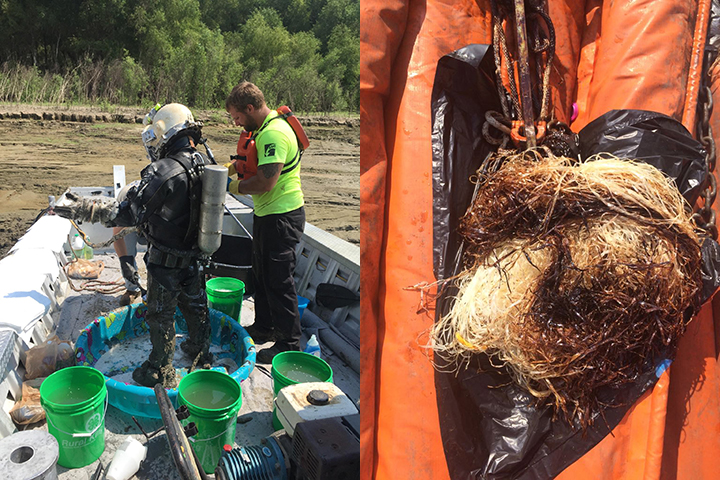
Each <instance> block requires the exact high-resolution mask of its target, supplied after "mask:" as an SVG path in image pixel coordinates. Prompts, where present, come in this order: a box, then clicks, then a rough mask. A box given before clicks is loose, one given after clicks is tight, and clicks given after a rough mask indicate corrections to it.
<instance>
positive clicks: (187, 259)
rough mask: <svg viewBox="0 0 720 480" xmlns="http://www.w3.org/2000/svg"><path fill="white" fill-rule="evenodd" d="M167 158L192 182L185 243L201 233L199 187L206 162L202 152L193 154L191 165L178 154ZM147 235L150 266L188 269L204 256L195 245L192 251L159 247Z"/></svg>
mask: <svg viewBox="0 0 720 480" xmlns="http://www.w3.org/2000/svg"><path fill="white" fill-rule="evenodd" d="M165 158H168V159H170V160H174V161H175V162H176V163H177V164H178V165H180V166H181V167H182V168H183V170H184V171H185V174H186V175H187V177H188V179H189V180H190V182H189V189H188V190H189V192H190V220H189V222H188V228H187V230H186V231H185V236H184V239H183V242H187V241H188V240H189V239H190V237H191V236H192V234H193V233H194V232H196V231H199V224H200V223H199V222H200V191H201V188H202V187H200V188H198V187H197V185H198V184H200V185H202V174H203V172H204V171H205V160H204V159H203V157H202V155H201V154H200V152H193V153H192V155H191V158H190V162H189V163H188V162H187V161H186V158H184V157H182V156H180V155H177V154H174V155H168V156H166V157H165ZM158 218H159V219H161V220H165V219H164V218H162V217H156V219H155V221H156V222H157V219H158ZM168 226H169V227H174V225H170V224H168ZM145 235H146V237H147V239H148V243H149V246H148V247H149V248H148V254H147V259H146V260H147V263H149V264H155V265H160V266H163V267H168V268H187V267H189V266H190V265H191V264H192V263H193V261H194V259H195V258H198V257H201V256H202V252H201V251H200V249H199V248H198V247H197V245H195V246H194V248H193V249H191V250H179V249H175V248H170V247H165V246H162V245H159V244H158V242H156V241H153V238H152V237H151V236H150V235H149V233H148V232H147V231H146V232H145Z"/></svg>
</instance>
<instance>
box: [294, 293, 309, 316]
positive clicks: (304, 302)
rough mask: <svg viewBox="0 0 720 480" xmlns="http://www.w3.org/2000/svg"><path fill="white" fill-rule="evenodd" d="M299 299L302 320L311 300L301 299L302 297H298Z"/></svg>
mask: <svg viewBox="0 0 720 480" xmlns="http://www.w3.org/2000/svg"><path fill="white" fill-rule="evenodd" d="M297 298H298V311H299V312H300V318H302V316H303V312H304V311H305V309H306V308H307V306H308V304H309V303H310V300H308V299H307V298H305V297H301V296H300V295H298V296H297Z"/></svg>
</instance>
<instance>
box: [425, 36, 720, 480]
mask: <svg viewBox="0 0 720 480" xmlns="http://www.w3.org/2000/svg"><path fill="white" fill-rule="evenodd" d="M494 70H495V66H494V60H493V55H492V47H491V46H488V45H469V46H467V47H465V48H463V49H460V50H458V51H456V52H453V53H452V54H449V55H446V56H444V57H443V58H442V59H440V61H439V63H438V68H437V72H436V76H435V84H434V86H433V92H432V148H433V215H434V217H433V253H434V264H433V266H434V269H435V274H436V277H437V279H438V280H443V279H447V278H450V277H452V276H453V275H454V274H455V273H457V271H458V270H459V268H460V266H459V265H460V260H459V259H460V257H461V254H462V245H461V237H460V236H459V234H458V233H457V226H458V223H459V220H460V217H462V215H463V214H464V213H465V211H466V209H467V207H468V206H469V205H470V202H471V199H472V194H473V191H474V188H475V186H474V184H473V183H471V182H470V181H469V179H470V178H471V177H472V175H473V174H474V172H475V171H476V169H477V168H478V167H479V165H480V163H481V162H482V160H483V159H484V158H485V157H486V156H487V155H488V153H490V152H492V151H493V147H492V146H491V145H489V144H488V143H487V142H486V141H485V140H484V138H483V135H482V133H481V129H482V125H483V123H484V121H485V112H486V111H488V110H495V111H499V110H500V109H499V100H498V92H497V88H496V86H495V83H494V78H495V76H494ZM645 113H649V115H648V116H647V118H645V117H646V116H645V115H644V114H645ZM611 114H612V115H616V114H615V113H613V112H611ZM608 115H610V114H608ZM612 115H611V116H610V117H608V118H620V119H622V120H623V121H622V122H619V123H618V125H617V127H618V128H619V129H620V130H622V128H626V127H628V128H631V129H635V130H634V131H635V132H638V133H633V134H632V135H631V134H630V133H629V132H628V135H627V138H623V139H622V142H623V143H622V144H623V145H624V147H623V148H625V149H627V152H631V151H634V152H635V153H633V155H632V156H635V157H637V156H641V157H643V158H644V159H647V160H646V161H649V163H652V162H656V163H653V165H656V164H657V165H660V166H662V165H664V164H667V165H670V166H672V167H673V168H670V169H669V171H670V172H671V173H672V172H675V173H676V174H677V175H678V176H679V177H680V179H678V178H676V181H677V182H678V185H679V188H681V191H684V192H687V193H688V194H691V195H697V193H698V191H699V188H701V187H702V185H700V187H696V186H695V185H694V182H695V181H696V180H697V181H700V180H701V179H702V176H700V175H699V173H698V172H699V171H701V170H702V171H704V164H703V165H702V167H703V168H702V169H700V170H698V164H697V162H698V161H702V160H701V159H700V154H701V153H702V152H701V151H699V150H697V148H696V147H697V145H699V144H697V142H695V144H693V143H692V142H694V141H690V140H692V138H691V137H690V138H684V137H683V134H682V132H680V131H679V130H678V129H677V128H676V127H677V125H670V124H669V123H668V122H666V118H667V117H665V118H661V117H662V116H661V115H659V114H656V113H652V112H644V113H643V114H642V115H640V117H641V120H642V121H640V122H639V123H638V122H635V121H634V120H632V118H631V117H633V115H632V114H631V113H630V112H627V111H626V112H618V113H617V115H618V117H613V116H612ZM598 120H599V121H607V118H605V116H604V117H603V118H602V119H598ZM625 120H627V121H625ZM636 120H637V119H636ZM670 120H672V119H670ZM673 122H674V120H673ZM675 123H676V124H677V122H675ZM620 124H622V125H620ZM598 125H599V123H598V122H597V121H596V122H593V123H591V124H590V125H588V127H586V129H587V128H589V127H591V126H592V127H596V126H598ZM620 127H622V128H620ZM680 127H682V125H680ZM618 131H619V130H618ZM588 132H594V133H593V135H589V136H586V139H588V140H587V142H586V147H587V148H586V150H585V153H586V155H587V154H590V153H596V151H595V150H594V148H592V147H591V144H593V142H595V143H596V144H597V145H603V147H601V148H605V145H606V144H607V143H608V142H611V137H612V135H613V134H607V135H606V134H605V132H604V130H603V129H602V128H598V129H597V130H588V131H587V132H585V133H588ZM666 132H669V133H668V134H667V135H664V133H666ZM616 133H617V132H616ZM685 135H686V136H689V133H685ZM631 136H632V138H636V139H640V145H635V147H633V145H632V142H631ZM665 137H667V138H665ZM589 139H595V140H593V141H590V140H589ZM616 140H619V139H617V138H616ZM653 144H655V145H657V146H658V147H657V148H656V149H655V151H653V148H652V146H653ZM613 145H614V143H613ZM668 145H670V146H672V148H670V147H668ZM615 147H618V145H615ZM633 148H634V150H633ZM693 149H694V153H692V154H690V155H688V157H682V158H678V157H677V156H678V155H685V154H686V153H688V152H689V151H693ZM658 152H660V153H658ZM668 154H670V155H669V156H668ZM615 155H617V156H623V155H625V154H624V153H622V152H621V151H620V150H619V149H618V148H615ZM663 155H665V156H664V157H663ZM663 158H666V159H667V158H669V159H670V160H663ZM685 184H688V185H685ZM719 260H720V247H719V246H718V244H717V243H716V242H714V241H705V243H704V244H703V264H704V265H705V272H704V273H703V280H704V281H705V288H704V291H703V297H704V298H709V296H710V295H711V294H712V293H713V292H714V291H715V289H716V288H717V286H718V278H720V275H718V272H719V271H720V268H719V267H718V266H719V265H720V262H719ZM441 285H442V283H441ZM455 293H456V289H455V287H454V286H452V285H451V284H449V285H445V286H443V287H441V289H440V291H439V296H438V299H437V304H436V319H438V318H440V316H442V315H444V314H446V313H447V312H448V311H449V308H450V305H451V299H452V298H453V296H454V295H455ZM670 353H671V352H667V354H668V355H661V356H660V358H658V359H655V360H653V361H650V362H648V365H647V368H646V369H645V373H644V374H643V375H641V376H640V377H639V378H638V379H637V380H636V381H635V383H633V384H627V385H624V386H623V387H621V388H618V389H608V390H607V391H606V392H602V393H601V396H602V397H603V398H605V399H607V400H608V401H612V402H614V403H615V404H616V405H622V406H620V407H617V408H610V409H606V410H605V411H604V412H603V417H600V416H597V418H595V419H594V420H595V421H594V425H593V426H591V427H589V428H588V429H587V430H586V431H585V432H584V433H583V432H582V430H581V429H580V428H579V427H578V426H571V425H570V424H569V423H567V421H565V420H562V419H553V418H552V411H551V409H550V408H549V407H544V408H536V407H535V406H534V399H533V398H532V397H531V396H530V395H529V394H528V393H527V392H525V391H524V390H523V389H521V388H520V387H518V386H516V385H515V384H514V383H513V382H512V381H511V379H510V377H509V375H508V374H507V372H505V371H504V370H501V369H497V368H495V367H493V366H491V365H490V364H489V361H488V358H487V357H486V356H484V355H477V356H476V358H474V360H473V361H472V362H471V364H470V365H468V366H467V368H464V369H462V370H461V371H460V372H458V373H457V374H455V373H442V372H440V371H437V370H436V373H435V387H436V391H437V403H438V413H439V418H440V430H441V434H442V440H443V447H444V450H445V456H446V460H447V465H448V470H449V472H450V476H451V478H452V479H453V480H460V479H462V480H464V479H486V480H494V479H505V478H512V479H523V480H531V479H536V480H540V479H547V478H552V477H554V476H556V475H558V474H559V473H560V472H562V470H564V469H565V468H566V467H567V466H568V465H570V464H572V463H573V462H575V461H576V460H577V459H578V458H580V457H581V456H583V455H584V454H585V453H586V452H587V451H589V450H590V449H591V448H592V447H593V446H594V445H596V444H597V443H598V442H599V441H600V440H602V439H603V438H604V437H605V436H606V435H607V434H608V433H610V431H611V429H612V428H614V427H615V426H616V425H617V424H618V423H619V422H620V421H621V420H622V418H623V416H624V415H625V413H626V412H627V411H628V410H629V409H630V407H631V406H632V405H633V404H634V403H635V402H636V401H637V400H638V398H640V396H641V395H642V394H643V393H644V392H645V391H647V390H648V389H649V388H651V387H652V386H653V385H655V383H656V382H657V379H658V378H659V377H660V375H661V374H662V372H663V371H664V370H665V369H666V368H667V366H668V365H669V364H670V360H669V359H667V358H666V357H668V356H670ZM435 361H436V362H441V359H440V358H439V357H437V356H436V357H435Z"/></svg>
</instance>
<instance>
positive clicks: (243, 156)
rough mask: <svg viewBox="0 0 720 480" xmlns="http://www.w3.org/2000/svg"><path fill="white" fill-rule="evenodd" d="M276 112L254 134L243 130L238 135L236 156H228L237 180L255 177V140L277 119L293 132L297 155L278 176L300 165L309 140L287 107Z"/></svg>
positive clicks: (256, 164)
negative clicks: (232, 163)
mask: <svg viewBox="0 0 720 480" xmlns="http://www.w3.org/2000/svg"><path fill="white" fill-rule="evenodd" d="M277 112H278V116H276V117H273V118H271V119H270V120H268V121H267V123H266V124H265V125H264V126H263V127H261V128H260V129H259V130H257V131H255V132H248V131H247V130H243V132H242V133H241V134H240V139H239V140H238V144H237V155H231V156H230V160H234V161H235V170H236V171H237V176H238V180H247V179H248V178H250V177H252V176H255V175H257V167H258V156H257V145H256V144H255V138H256V137H257V136H258V134H260V132H261V131H262V130H263V129H264V128H265V127H266V126H267V125H268V124H269V123H270V122H271V121H273V120H275V119H278V118H282V119H285V121H287V122H288V123H289V124H290V126H291V127H292V129H293V132H295V137H297V141H298V153H297V155H295V158H293V160H292V161H291V162H290V164H289V165H286V166H285V167H283V170H282V172H280V175H282V174H284V173H287V172H290V171H292V170H294V169H295V167H297V166H298V165H299V164H300V157H302V154H303V152H304V151H305V149H307V147H309V146H310V140H309V139H308V137H307V135H306V134H305V130H303V128H302V125H300V122H299V121H298V119H297V117H296V116H295V114H294V113H292V111H290V108H288V107H287V106H282V107H280V108H278V109H277Z"/></svg>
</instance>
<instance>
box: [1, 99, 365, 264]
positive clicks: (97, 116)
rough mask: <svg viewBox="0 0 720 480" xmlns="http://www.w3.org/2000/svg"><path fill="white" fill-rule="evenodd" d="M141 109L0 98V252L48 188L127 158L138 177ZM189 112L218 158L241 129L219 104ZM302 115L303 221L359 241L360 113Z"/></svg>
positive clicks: (104, 171)
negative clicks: (355, 115) (305, 145)
mask: <svg viewBox="0 0 720 480" xmlns="http://www.w3.org/2000/svg"><path fill="white" fill-rule="evenodd" d="M143 115H144V112H143V111H141V110H139V109H136V108H118V109H114V110H113V111H112V112H102V111H101V110H100V109H99V108H92V107H60V108H54V107H47V106H34V105H0V258H2V257H3V256H5V255H6V254H7V252H8V251H9V249H10V248H11V247H12V246H13V245H14V244H15V242H17V240H18V239H19V238H20V236H22V235H23V234H24V233H25V231H26V230H27V228H28V227H29V226H30V225H31V224H32V222H33V221H34V219H35V218H36V217H37V215H38V214H39V213H40V211H41V210H42V209H43V208H45V207H46V206H47V202H48V195H54V196H56V197H57V196H59V195H61V194H62V192H64V191H65V190H66V189H67V188H68V187H70V186H105V185H112V179H113V173H112V171H113V165H125V172H126V178H127V181H132V180H134V179H136V178H139V175H140V171H141V170H142V168H143V167H144V166H145V165H146V164H147V159H146V158H145V152H144V149H143V147H142V144H141V142H140V132H141V131H142V117H143ZM195 115H196V117H197V119H199V120H200V121H202V122H203V124H204V125H205V126H204V128H203V133H204V136H205V137H207V139H208V142H209V144H210V146H211V148H212V149H213V153H214V154H215V157H216V158H217V160H218V162H224V161H225V159H227V158H228V157H229V156H230V155H231V154H234V153H235V147H236V143H237V138H238V135H239V130H238V129H237V128H236V127H233V126H232V125H230V124H229V117H228V116H226V114H225V113H224V112H218V111H198V112H195ZM73 118H74V120H73ZM300 119H301V121H302V123H303V125H304V126H305V129H306V131H307V134H308V137H309V138H310V142H311V144H310V148H308V150H307V151H306V152H305V154H304V156H303V159H302V167H301V168H302V171H301V179H302V185H303V192H304V194H305V205H306V207H305V208H306V214H307V221H308V222H310V223H312V224H314V225H315V226H317V227H319V228H322V229H324V230H327V231H329V232H330V233H332V234H334V235H336V236H338V237H340V238H343V239H344V240H347V241H349V242H351V243H354V244H356V245H359V243H360V229H359V227H360V192H359V188H360V123H359V120H358V119H357V118H339V117H322V116H307V117H304V116H300Z"/></svg>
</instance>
